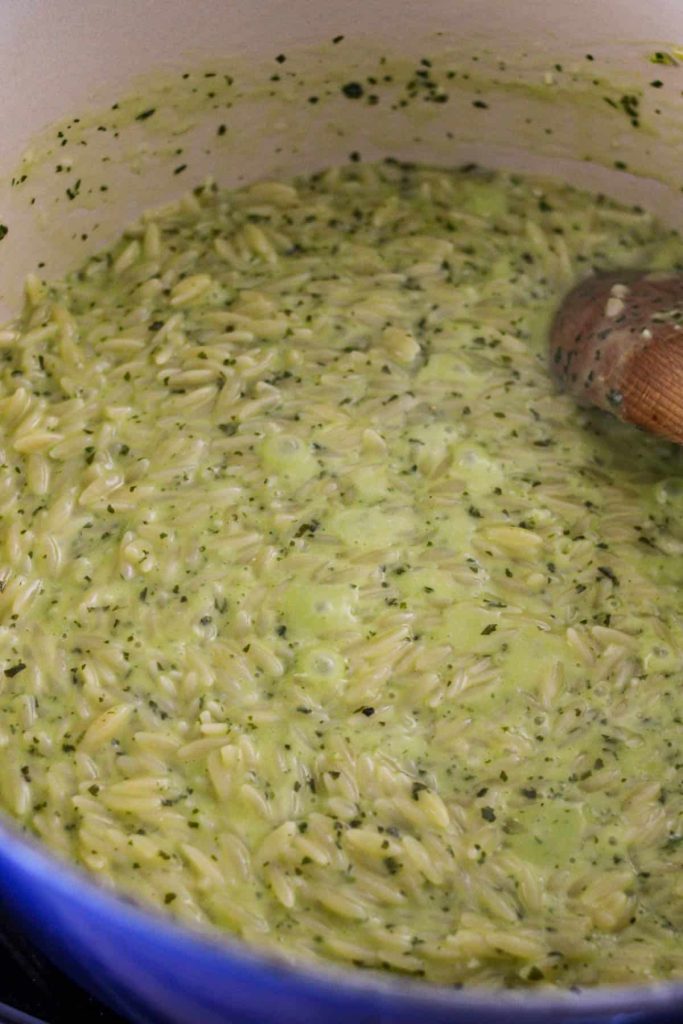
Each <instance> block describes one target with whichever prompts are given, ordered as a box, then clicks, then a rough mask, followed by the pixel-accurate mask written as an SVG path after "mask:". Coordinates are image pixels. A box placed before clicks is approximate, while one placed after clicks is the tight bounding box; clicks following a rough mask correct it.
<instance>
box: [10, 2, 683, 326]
mask: <svg viewBox="0 0 683 1024" xmlns="http://www.w3.org/2000/svg"><path fill="white" fill-rule="evenodd" d="M340 34H343V35H344V36H345V39H344V41H343V42H341V43H339V44H337V45H333V44H332V43H331V40H332V38H333V37H335V36H337V35H340ZM677 42H682V43H683V4H682V3H681V0H648V3H647V4H644V3H642V2H637V0H600V2H599V3H597V2H596V0H515V2H514V3H512V2H510V0H420V2H414V0H344V2H343V3H340V2H339V0H195V2H193V3H187V0H117V2H116V3H111V2H110V0H5V2H4V3H2V4H1V5H0V60H1V61H2V68H3V82H4V89H3V95H2V101H1V105H0V109H1V110H2V139H3V144H2V147H1V154H0V221H1V222H2V223H5V224H6V225H7V226H8V228H9V232H8V235H7V237H6V238H4V240H3V241H2V243H1V247H0V255H2V257H3V258H2V259H1V260H0V306H2V310H3V312H6V311H10V310H12V309H14V308H16V305H17V302H18V297H19V295H20V288H21V282H22V280H23V277H24V275H25V274H26V273H27V272H29V271H35V270H36V268H37V267H38V272H39V273H40V274H41V275H42V276H45V277H54V276H55V275H57V274H59V273H61V272H63V271H64V270H65V269H66V268H67V267H69V266H73V265H74V264H75V263H76V262H78V260H79V259H80V258H82V256H83V255H84V254H85V253H87V252H91V251H93V250H95V249H97V248H99V247H100V246H101V245H102V244H104V243H105V242H106V241H108V240H110V239H111V238H112V237H113V236H114V235H115V234H116V230H117V227H120V226H122V225H123V224H125V223H127V222H129V221H130V220H131V218H132V217H133V216H135V214H137V213H138V212H139V211H140V210H141V209H143V208H144V207H145V206H148V205H151V204H158V203H160V202H163V201H164V200H166V199H168V198H171V197H173V196H174V195H177V194H178V193H180V192H181V191H182V190H183V189H184V188H187V187H190V186H192V185H195V184H197V183H198V182H199V181H200V180H202V178H203V177H204V176H205V175H206V174H212V175H213V176H214V177H215V178H216V179H217V180H219V181H220V182H222V183H225V184H231V183H235V182H238V181H240V180H246V179H252V178H255V177H272V176H275V175H281V174H291V173H295V172H297V171H299V170H303V169H309V168H315V167H322V166H324V165H326V164H329V163H333V162H335V161H340V160H346V159H348V155H349V153H350V152H351V151H358V152H359V153H360V154H361V157H362V159H364V160H366V159H372V158H377V157H384V156H386V155H391V156H394V157H398V158H402V159H415V158H417V159H423V160H431V161H432V162H439V163H451V164H457V163H461V162H464V161H469V160H476V161H477V162H479V163H484V164H507V165H511V166H514V167H517V168H522V169H523V168H527V167H528V168H531V169H534V170H540V171H542V172H543V173H551V174H555V175H560V176H564V177H566V178H567V179H569V180H572V181H576V182H579V183H582V184H585V185H588V186H589V187H592V188H595V189H604V190H607V191H609V192H612V193H614V194H616V195H620V196H622V197H625V198H627V199H630V200H632V201H637V202H640V203H642V204H643V205H645V206H648V207H651V208H653V209H655V210H656V211H657V212H658V213H660V214H661V215H663V216H664V217H665V218H666V219H667V220H670V221H674V220H676V221H678V222H681V221H683V216H682V208H683V204H682V203H681V193H680V182H679V180H678V177H677V175H678V168H677V162H678V154H679V153H680V139H681V127H683V99H682V98H681V90H682V89H683V66H680V67H666V66H665V67H662V66H654V65H652V64H651V63H649V62H648V60H647V55H648V53H651V52H652V51H654V50H657V49H662V48H664V49H666V48H668V47H670V46H672V45H674V44H676V43H677ZM446 52H451V53H452V54H455V57H453V58H448V59H452V60H453V61H454V66H457V67H458V69H459V72H460V73H462V71H463V70H464V69H466V68H467V67H468V61H469V62H470V65H469V66H470V67H471V70H472V73H473V74H475V75H477V76H479V78H480V79H481V81H482V82H483V81H484V79H486V78H494V77H501V75H500V74H499V71H498V67H499V64H500V62H501V61H504V62H505V64H506V70H505V73H504V74H502V78H503V80H504V81H505V82H507V83H510V82H512V81H514V80H515V79H518V80H520V81H524V82H526V83H527V86H531V88H528V87H526V88H523V89H511V88H509V87H508V88H507V89H500V88H494V89H493V90H492V92H491V96H492V101H491V103H490V107H489V109H487V110H482V109H481V108H476V107H474V106H473V99H474V98H476V96H477V95H482V94H483V93H481V90H480V92H479V93H477V92H476V90H475V87H474V85H473V83H472V81H470V82H466V83H465V87H464V91H463V92H462V95H460V94H459V88H460V86H459V84H458V83H457V82H455V83H453V87H452V92H451V96H450V99H449V102H447V103H444V104H441V105H436V104H427V103H424V102H422V103H421V104H419V103H418V104H412V105H411V106H410V108H409V109H408V110H404V109H398V110H391V109H390V104H389V102H384V101H383V102H382V103H380V104H379V105H378V106H376V107H374V108H369V107H368V106H367V104H366V103H365V102H353V101H349V100H347V99H346V98H345V97H343V96H342V95H341V93H340V92H339V89H338V83H341V82H343V81H345V80H347V79H351V80H356V79H357V80H360V81H364V80H365V78H366V77H367V75H368V74H371V73H372V71H373V69H374V70H377V57H378V55H379V54H388V55H390V57H391V58H392V59H393V58H394V57H395V56H397V55H403V56H404V57H405V61H406V67H409V66H417V62H418V61H419V59H420V58H421V57H423V56H429V57H435V58H438V57H439V55H442V54H446ZM279 53H285V54H286V55H287V62H286V63H285V64H283V65H279V64H278V63H277V62H276V61H275V59H274V58H275V57H276V55H277V54H279ZM587 53H591V54H592V55H593V56H594V58H595V59H594V61H592V62H590V61H588V60H587V58H586V54H587ZM474 55H477V56H479V58H480V59H479V61H476V62H473V61H472V59H471V58H472V56H474ZM446 62H447V58H446V57H445V56H444V57H443V60H442V61H441V66H443V67H445V66H446ZM437 63H439V61H438V60H437ZM556 63H562V67H563V71H562V73H560V74H557V73H556V72H555V71H554V65H555V64H556ZM208 66H213V67H215V68H216V69H220V72H221V73H224V72H230V73H234V75H235V78H236V80H237V82H238V86H237V88H238V91H240V92H241V93H242V98H241V99H240V100H239V101H237V102H236V103H235V105H234V106H233V107H232V108H231V109H230V110H228V111H225V112H224V113H223V112H217V111H211V110H209V111H207V112H202V111H201V110H197V111H195V112H194V113H192V114H191V115H188V114H186V113H185V112H183V111H182V110H181V109H180V108H179V106H178V102H177V97H176V95H175V93H174V91H173V89H170V91H167V92H165V93H162V92H160V91H159V90H160V89H161V85H156V86H155V85H154V84H150V83H153V82H157V83H160V82H161V81H162V79H163V76H164V75H165V76H166V77H167V78H168V77H169V76H171V78H172V79H173V80H174V81H176V82H178V83H179V82H180V81H181V79H180V74H179V73H180V72H181V71H184V70H186V69H187V70H191V69H194V68H198V67H204V68H206V67H208ZM290 69H293V70H295V71H296V72H297V76H298V77H297V78H296V80H292V81H291V82H290V84H288V81H289V80H288V79H287V75H285V71H286V72H287V73H289V71H290ZM266 72H267V74H270V73H278V72H282V73H283V76H284V78H285V84H284V87H282V85H280V86H278V88H277V90H276V95H275V96H274V97H267V96H266V97H263V96H261V97H260V98H259V97H257V96H254V97H253V98H251V99H250V98H249V97H250V94H251V93H252V92H253V89H254V87H255V86H256V85H258V84H259V83H262V82H264V81H267V74H266ZM150 75H151V77H150ZM140 76H143V77H146V78H147V82H146V84H145V87H144V88H145V95H150V91H149V90H150V89H151V93H152V94H153V93H154V91H155V89H156V91H157V95H156V96H155V100H154V102H155V104H156V105H157V106H158V107H159V115H158V116H155V117H154V118H150V119H149V121H148V122H145V123H144V124H136V123H133V127H132V128H130V127H128V126H126V127H124V128H123V129H122V130H121V134H120V137H119V139H117V140H116V141H115V142H113V141H112V138H111V133H107V132H102V133H100V134H99V135H98V134H97V133H95V132H90V135H89V136H88V145H87V146H78V145H77V144H75V143H74V144H70V145H69V146H68V147H66V149H65V150H64V151H62V150H60V149H59V148H58V146H57V140H56V136H55V131H54V130H50V129H49V128H48V126H50V125H53V124H55V123H56V122H60V121H62V120H63V119H65V118H69V117H71V116H73V115H78V114H82V113H84V112H85V111H88V110H90V111H95V110H100V109H101V110H106V109H107V108H108V107H110V105H111V104H112V103H113V102H114V101H116V100H119V99H121V98H122V97H125V96H126V95H129V94H131V92H133V91H135V90H136V89H137V90H140V89H141V88H142V86H141V85H140V84H139V80H140ZM159 76H161V77H159ZM325 77H327V79H328V80H329V83H331V84H328V85H327V86H326V89H327V91H328V92H329V93H330V94H331V98H329V99H326V100H325V102H321V103H319V104H317V105H315V106H314V105H311V104H308V103H306V102H305V97H306V95H307V92H308V83H309V82H310V83H311V89H314V88H318V87H319V86H320V83H321V80H322V79H323V78H325ZM572 77H575V78H578V79H579V80H580V81H579V83H578V84H577V83H576V82H573V83H572V82H571V79H572ZM591 78H599V79H600V80H602V81H609V80H614V81H615V82H616V83H617V86H619V85H621V87H622V88H623V89H626V90H630V89H642V91H643V93H644V98H643V103H642V106H643V111H644V114H643V123H644V128H643V129H640V130H639V131H633V130H631V129H630V127H629V125H628V119H627V118H626V117H625V115H624V113H623V111H619V110H617V111H615V110H614V109H613V108H612V107H610V106H609V104H608V103H606V102H604V101H603V100H602V98H601V93H602V91H603V88H602V85H599V86H593V85H591V84H590V82H591ZM653 79H660V80H662V81H663V83H664V85H663V87H662V88H660V89H653V88H652V87H651V86H650V85H649V83H650V82H651V81H652V80H653ZM335 82H336V83H337V85H335V84H334V83H335ZM573 90H574V91H576V90H578V92H583V93H585V94H587V95H586V96H585V97H584V99H583V100H581V101H577V100H576V99H574V98H573ZM484 92H488V90H486V89H484ZM614 95H618V89H617V92H616V93H614ZM140 105H141V107H144V101H142V100H141V104H140ZM162 108H163V109H162ZM656 111H659V113H657V112H656ZM222 121H225V122H227V123H228V131H227V133H226V135H225V137H224V138H222V139H221V140H220V143H218V142H217V141H216V139H217V137H216V126H217V124H218V123H220V122H222ZM152 122H154V123H152ZM528 122H530V123H528ZM549 127H550V128H551V131H552V134H550V133H549V131H548V129H549ZM46 130H47V131H46ZM41 132H42V136H41V135H40V133H41ZM36 137H38V142H36ZM46 140H47V141H46ZM31 147H32V151H33V157H34V159H33V163H32V165H31V168H30V174H29V179H28V181H27V182H25V183H24V184H22V185H20V186H18V187H17V186H15V187H12V185H11V183H10V181H11V178H12V177H13V176H14V177H16V175H17V174H18V173H19V171H20V167H19V162H20V157H21V156H22V154H23V153H24V152H25V151H26V150H27V148H31ZM180 147H182V149H183V154H182V161H183V162H186V163H187V171H185V172H184V173H183V175H182V177H181V176H180V175H174V174H173V173H172V168H173V166H174V164H175V165H177V159H178V158H177V157H176V156H175V155H174V152H173V150H174V148H180ZM67 151H68V152H67ZM64 153H66V154H67V156H68V158H69V159H70V160H71V161H72V163H71V165H70V166H69V167H68V169H67V171H66V172H65V173H63V174H61V175H57V174H55V165H56V164H57V163H59V161H60V159H61V157H62V155H64ZM103 157H105V162H104V163H102V158H103ZM615 160H622V161H623V162H625V163H626V164H627V165H628V168H629V170H632V171H633V172H635V175H631V174H628V173H623V172H618V171H615V170H614V169H613V168H614V162H615ZM105 175H106V182H107V185H108V191H107V192H106V193H100V192H98V191H97V190H96V189H95V185H94V183H95V182H96V181H97V180H99V178H98V176H99V177H100V178H101V177H102V176H105ZM79 178H80V179H81V180H82V181H83V182H84V183H86V184H87V186H88V187H87V188H86V185H84V186H83V187H82V189H81V192H80V194H79V196H78V197H77V198H76V199H75V200H68V199H67V198H66V196H65V190H66V188H67V187H70V186H73V184H74V182H75V181H77V180H78V179H79ZM653 179H657V180H653ZM660 182H661V183H660ZM89 188H91V189H93V191H91V192H89V191H88V189H89ZM84 235H87V238H85V239H84V238H83V237H82V236H84ZM40 264H43V265H42V266H41V265H40Z"/></svg>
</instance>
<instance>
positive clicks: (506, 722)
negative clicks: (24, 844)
mask: <svg viewBox="0 0 683 1024" xmlns="http://www.w3.org/2000/svg"><path fill="white" fill-rule="evenodd" d="M681 264H683V243H682V242H681V240H680V238H679V237H678V236H676V235H673V234H670V233H669V234H667V233H666V232H664V231H663V230H662V228H661V227H659V226H658V225H656V224H654V223H653V222H652V220H651V218H650V217H649V216H648V215H647V214H645V213H643V212H642V211H638V210H627V209H624V208H621V207H616V206H615V205H613V204H611V203H610V202H608V201H605V200H604V199H596V198H595V197H592V196H588V195H586V194H583V193H580V192H577V191H574V190H572V189H570V188H567V187H562V186H558V185H554V184H549V183H547V182H537V181H533V180H522V179H519V178H516V177H511V176H489V175H485V174H482V173H480V172H477V171H473V170H470V171H463V172H450V171H442V170H432V169H426V168H407V167H402V166H399V165H396V164H391V163H389V164H386V165H382V166H377V167H366V166H363V165H355V166H351V167H349V168H345V169H339V170H331V171H329V172H326V173H324V174H322V175H317V176H314V177H312V178H308V179H301V180H298V181H295V182H293V183H292V184H286V185H285V184H273V183H262V184H257V185H253V186H251V187H249V188H247V189H243V190H240V191H236V192H226V191H220V190H218V189H216V188H215V187H214V186H212V185H207V186H206V187H204V188H203V189H198V190H196V192H195V193H194V194H192V195H190V196H188V197H186V199H184V200H182V201H181V202H180V203H177V204H174V205H173V206H172V207H169V208H167V209H165V210H162V211H158V212H156V213H151V214H149V215H147V216H146V217H145V218H143V220H142V222H141V223H140V224H139V225H136V226H135V227H133V228H131V229H130V230H129V231H128V232H126V235H125V236H124V238H123V239H122V240H121V241H120V242H119V243H118V244H117V245H116V246H115V247H114V248H113V249H112V250H111V252H108V253H103V254H101V255H99V256H96V257H94V258H93V259H91V260H90V261H89V262H88V263H87V264H85V265H84V266H83V268H82V269H81V270H80V271H79V272H77V273H74V274H72V275H71V276H70V277H69V278H68V279H67V280H66V281H65V282H62V283H57V284H50V285H45V284H43V283H41V282H39V281H38V280H37V279H31V280H29V282H28V285H27V294H28V298H27V305H26V309H25V311H24V313H23V314H22V317H21V318H20V320H19V321H18V323H17V324H15V325H12V326H10V327H9V328H7V329H6V330H5V331H4V332H1V333H0V344H1V345H2V350H1V357H2V370H1V395H2V397H1V398H0V421H1V423H2V431H3V438H2V456H3V458H2V466H1V467H0V514H1V515H2V518H3V531H2V544H3V550H2V569H1V579H2V590H1V592H0V618H1V625H0V651H1V653H2V659H3V663H2V664H3V671H4V674H3V675H0V679H1V680H2V687H1V690H0V750H1V760H0V799H1V801H2V805H3V806H4V807H5V809H6V810H7V811H8V812H9V813H10V814H11V815H13V816H14V817H16V818H18V819H20V820H21V822H22V823H23V824H24V827H25V828H27V829H29V830H31V831H33V832H35V833H37V834H38V835H40V836H41V837H42V838H43V839H44V840H45V841H46V842H48V843H49V844H50V845H51V846H52V847H53V849H55V850H57V851H58V852H60V853H62V854H63V855H65V856H67V857H69V858H71V859H73V860H77V861H78V862H80V863H81V864H82V865H84V866H85V867H87V868H88V869H89V870H90V871H92V872H93V873H95V874H96V875H97V876H98V877H99V878H100V879H101V880H102V881H103V882H105V883H106V884H109V885H113V886H116V887H120V888H121V889H123V890H125V891H126V892H128V893H129V894H131V895H133V896H134V897H137V898H139V899H141V900H143V901H145V902H151V903H153V904H156V905H158V906H166V907H168V908H169V909H170V911H172V912H173V913H174V914H176V915H177V916H178V917H179V918H181V919H183V920H185V921H190V922H195V923H197V924H199V925H201V926H205V927H213V926H218V927H220V928H225V929H228V930H230V931H232V932H235V933H237V934H239V935H240V936H242V937H243V938H245V939H246V940H247V941H249V942H251V943H254V944H257V945H259V946H262V947H268V948H271V949H274V950H277V951H279V952H280V953H282V954H283V955H286V956H290V957H294V958H297V957H301V956H303V957H309V958H310V957H323V958H324V957H332V958H335V959H341V960H344V961H346V962H349V963H353V964H355V965H358V966H362V967H371V968H385V969H391V970H398V971H403V972H407V973H410V974H413V975H416V976H424V977H427V978H429V979H431V980H434V981H437V982H443V983H448V984H453V983H464V984H471V983H490V984H506V985H524V984H539V983H540V984H543V983H546V984H558V985H563V986H566V985H575V984H595V983H598V982H614V981H630V980H641V981H642V980H645V979H648V978H662V977H670V976H676V975H680V974H681V973H682V968H683V963H682V962H681V951H680V942H679V941H678V935H679V929H680V926H681V924H683V906H682V903H681V895H682V892H681V883H680V867H681V835H682V832H681V821H680V814H681V805H682V799H681V768H682V767H683V758H682V757H681V752H680V735H681V729H680V723H681V718H680V716H681V710H682V705H683V698H682V697H681V691H680V678H681V669H682V663H683V617H682V614H681V612H682V608H681V598H680V583H681V579H682V578H683V563H682V562H681V557H680V556H681V553H682V552H683V531H682V529H681V526H680V510H681V507H682V505H683V471H682V467H681V464H680V456H679V452H678V449H675V448H674V447H672V446H669V445H665V444H663V443H659V442H657V441H655V440H653V439H651V438H648V437H646V436H644V435H641V434H639V433H637V432H635V431H634V430H630V429H628V428H626V427H624V426H623V425H621V424H619V423H617V422H612V421H611V420H610V419H608V418H606V417H602V416H600V415H598V414H591V413H589V412H586V411H581V410H578V409H577V408H575V407H574V405H573V404H572V402H571V401H570V400H569V399H568V398H567V397H565V396H561V395H557V394H555V393H554V392H553V390H552V387H551V384H550V381H549V377H548V373H547V368H546V355H547V354H546V348H545V346H546V331H547V326H548V323H549V319H550V316H551V315H552V312H553V309H554V308H555V306H556V304H557V302H558V300H559V297H560V296H561V294H562V293H563V292H564V290H566V289H567V288H568V287H569V286H570V284H571V283H572V282H573V281H575V280H577V279H579V278H580V277H582V276H584V275H585V274H586V273H588V272H589V271H590V269H591V267H594V266H595V267H599V268H608V267H613V266H618V267H623V266H641V265H643V266H645V265H647V266H652V267H662V268H666V267H671V266H675V265H681Z"/></svg>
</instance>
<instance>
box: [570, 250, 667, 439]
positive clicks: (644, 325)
mask: <svg viewBox="0 0 683 1024" xmlns="http://www.w3.org/2000/svg"><path fill="white" fill-rule="evenodd" d="M550 365H551V370H552V373H553V376H554V377H555V379H556V380H557V381H558V382H559V383H560V384H561V385H562V386H563V387H564V388H566V389H567V391H569V392H570V393H571V394H572V395H573V396H574V398H576V399H577V400H578V401H579V402H580V403H581V404H582V405H596V406H598V408H600V409H605V410H607V411H608V412H611V413H614V415H615V416H618V417H619V419H621V420H625V421H626V422H627V423H634V424H635V425H636V426H638V427H642V428H643V429H645V430H650V431H652V433H654V434H659V435H660V436H661V437H665V438H667V439H668V440H669V441H675V442H676V443H677V444H683V273H678V272H672V273H648V272H647V271H640V270H626V271H620V272H617V273H610V274H596V275H595V276H593V277H589V278H587V280H585V281H583V282H582V283H581V284H579V285H577V287H576V288H574V289H573V291H571V292H570V293H569V295H568V296H567V297H566V299H565V300H564V302H563V303H562V305H561V306H560V308H559V310H558V312H557V314H556V316H555V320H554V322H553V325H552V328H551V332H550Z"/></svg>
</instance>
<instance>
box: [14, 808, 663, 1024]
mask: <svg viewBox="0 0 683 1024" xmlns="http://www.w3.org/2000/svg"><path fill="white" fill-rule="evenodd" d="M0 900H1V901H2V903H3V904H4V905H5V906H6V907H7V908H8V909H9V910H10V911H11V913H12V914H13V915H14V917H15V919H16V920H17V921H19V922H20V923H21V924H22V925H23V926H24V928H25V930H26V931H27V933H28V934H29V935H30V937H31V938H32V939H33V940H34V942H35V943H36V945H38V946H39V947H40V948H41V949H42V950H43V952H45V953H46V954H47V955H48V956H49V957H50V958H51V959H52V960H54V962H55V963H56V964H57V965H58V966H59V967H61V968H62V969H63V970H64V971H65V972H66V973H67V974H69V975H70V976H71V977H72V978H73V979H74V980H75V981H77V982H78V983H80V984H81V985H82V986H83V987H84V988H86V989H88V990H90V991H91V992H92V993H93V994H94V995H96V996H98V997H99V998H100V999H102V1000H103V1001H104V1002H106V1003H107V1004H109V1005H110V1006H111V1007H112V1008H113V1009H115V1010H117V1011H118V1012H119V1013H121V1014H122V1015H123V1016H124V1017H128V1018H129V1019H130V1020H131V1021H135V1022H137V1024H271V1022H272V1024H308V1022H318V1021H321V1022H324V1024H548V1022H550V1021H552V1022H557V1024H560V1022H568V1021H571V1022H573V1024H598V1022H599V1024H645V1022H647V1024H680V1022H682V1021H683V984H669V985H657V986H648V987H645V986H642V987H633V988H619V989H593V990H586V991H585V992H579V993H569V992H567V993H559V994H558V993H552V994H548V993H543V992H542V991H533V992H529V991H523V992H522V991H518V992H490V991H489V992H484V991H476V990H471V991H467V990H465V991H459V990H455V989H447V988H437V987H435V986H429V985H426V984H423V983H416V982H411V981H406V980H404V979H403V978H400V977H393V976H391V977H389V976H387V977H384V976H378V975H376V974H370V973H368V974H365V973H361V972H360V971H353V970H346V969H337V968H329V969H320V968H313V967H293V966H291V965H290V964H284V963H282V962H281V961H277V960H275V959H273V958H271V957H266V956H263V955H259V954H258V953H256V952H253V951H252V950H251V949H249V948H247V947H246V946H243V945H240V944H239V943H238V942H235V941H233V940H229V939H226V940H225V941H215V940H213V939H209V938H207V937H205V936H202V935H199V934H197V933H196V932H193V931H192V930H190V929H189V928H184V927H180V926H178V925H176V924H175V923H174V922H173V921H171V920H170V919H166V918H164V917H163V916H161V915H157V914H156V913H154V912H152V911H148V910H143V909H140V908H139V907H137V906H134V905H132V904H131V903H130V902H128V901H126V900H125V899H123V898H120V897H117V896H115V895H113V894H111V893H109V892H108V891H105V890H103V889H101V888H100V887H98V886H97V885H96V884H94V883H93V882H92V881H91V880H90V879H89V878H87V877H86V876H85V875H84V874H81V873H80V872H79V871H77V870H75V869H73V868H71V867H67V866H65V865H63V864H62V863H61V862H59V861H57V860H56V859H55V858H53V857H52V856H51V855H50V854H48V853H46V852H45V851H43V850H42V849H40V848H39V847H38V846H37V845H36V844H34V843H33V842H32V841H30V840H27V839H25V838H24V837H22V836H20V835H19V834H18V832H17V831H15V829H14V828H13V827H12V826H8V825H0Z"/></svg>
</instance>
